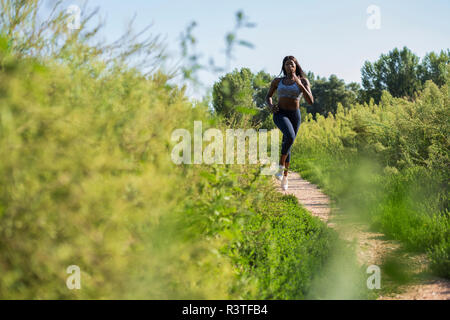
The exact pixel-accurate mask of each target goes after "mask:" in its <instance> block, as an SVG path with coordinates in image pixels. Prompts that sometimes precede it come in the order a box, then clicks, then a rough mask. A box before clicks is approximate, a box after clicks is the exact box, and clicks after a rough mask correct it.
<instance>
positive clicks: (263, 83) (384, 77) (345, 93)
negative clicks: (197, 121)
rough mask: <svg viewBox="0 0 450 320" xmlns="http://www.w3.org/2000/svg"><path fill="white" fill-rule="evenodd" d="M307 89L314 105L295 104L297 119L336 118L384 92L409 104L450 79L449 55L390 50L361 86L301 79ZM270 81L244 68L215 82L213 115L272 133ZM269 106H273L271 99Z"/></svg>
mask: <svg viewBox="0 0 450 320" xmlns="http://www.w3.org/2000/svg"><path fill="white" fill-rule="evenodd" d="M306 74H307V78H308V80H309V81H310V83H311V90H312V93H313V95H314V100H315V101H314V103H313V104H312V105H308V104H307V103H306V101H305V100H304V99H302V100H301V101H300V110H301V112H302V115H303V114H305V115H306V113H311V114H312V115H313V118H314V119H315V118H316V114H320V115H323V116H324V117H327V116H328V114H329V113H331V114H333V115H335V114H336V112H337V108H338V104H339V103H340V104H342V106H343V107H344V108H351V106H352V105H354V104H355V103H360V104H364V103H369V102H370V101H371V100H373V102H374V103H376V104H378V103H379V101H380V99H381V95H382V92H383V90H386V91H388V92H389V93H390V94H391V95H392V96H393V97H398V98H407V99H410V100H414V98H415V93H416V92H417V91H419V90H421V89H422V88H423V87H424V85H425V82H426V81H427V80H432V81H433V82H434V83H435V84H436V85H438V86H441V85H443V84H444V83H445V79H446V77H448V76H449V74H450V50H449V49H446V50H441V51H440V52H439V53H435V52H430V53H427V54H426V55H425V56H424V57H423V58H422V59H420V58H419V57H418V56H417V55H415V54H414V53H413V52H412V51H411V50H410V49H408V48H407V47H403V49H401V50H399V49H398V48H394V49H393V50H392V51H390V52H388V53H387V54H382V55H381V56H380V57H379V58H378V60H376V61H375V62H370V61H366V62H365V63H364V65H363V67H362V68H361V85H360V84H359V83H357V82H351V83H345V81H344V80H343V79H339V78H338V77H337V76H336V75H334V74H332V75H331V76H330V77H329V78H328V79H327V78H325V77H320V76H318V75H317V76H316V75H315V74H314V73H313V72H311V71H309V72H307V73H306ZM274 78H275V76H273V75H270V74H269V73H267V72H264V71H259V72H258V73H256V74H254V73H252V71H251V70H250V69H249V68H241V69H240V70H238V69H234V70H233V71H232V72H229V73H227V74H225V75H224V76H222V77H220V78H219V80H218V81H217V82H216V83H215V84H214V86H213V91H212V107H213V110H214V112H215V113H217V114H218V115H221V116H223V117H224V118H226V119H228V121H229V122H230V123H241V121H248V122H249V123H250V125H252V126H255V127H260V128H266V129H272V128H274V124H273V121H272V120H271V117H269V115H270V112H269V111H268V110H267V109H266V108H265V101H264V98H265V96H266V94H267V92H268V90H269V87H270V82H271V81H272V80H273V79H274ZM274 102H275V103H276V102H277V97H276V95H275V96H274Z"/></svg>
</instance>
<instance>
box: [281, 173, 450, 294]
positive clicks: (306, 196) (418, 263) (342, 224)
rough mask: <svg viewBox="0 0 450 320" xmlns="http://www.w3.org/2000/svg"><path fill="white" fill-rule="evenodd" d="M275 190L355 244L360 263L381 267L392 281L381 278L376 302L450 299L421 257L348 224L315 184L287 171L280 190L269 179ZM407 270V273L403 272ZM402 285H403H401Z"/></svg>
mask: <svg viewBox="0 0 450 320" xmlns="http://www.w3.org/2000/svg"><path fill="white" fill-rule="evenodd" d="M273 181H274V184H275V185H276V187H277V190H278V191H279V192H281V193H285V194H292V195H294V196H295V197H297V199H298V200H299V202H300V203H301V204H302V205H303V206H304V207H305V208H306V209H307V210H308V211H310V212H311V214H312V215H314V216H317V217H319V218H320V219H321V220H322V221H324V222H326V223H327V224H328V226H329V227H331V228H334V229H335V230H337V231H338V233H339V235H340V236H341V237H342V238H343V239H345V240H348V241H354V240H356V241H357V244H358V252H357V256H358V261H359V263H360V264H366V265H372V264H374V265H377V266H385V269H383V268H382V279H383V272H384V271H385V270H386V272H385V273H388V274H391V276H394V277H395V278H396V279H400V280H404V281H403V282H402V281H400V282H399V281H398V280H396V281H395V282H394V281H391V280H389V279H390V277H389V276H387V277H384V280H385V284H386V286H387V287H389V288H390V289H389V290H387V291H383V290H381V292H380V296H379V297H378V299H383V300H389V299H394V300H450V281H448V280H445V279H441V278H437V277H434V276H431V275H430V274H428V273H427V271H426V269H427V268H426V266H427V263H428V262H427V260H426V256H425V255H418V254H411V253H409V252H406V251H404V250H403V248H402V246H401V244H400V243H399V242H398V241H394V240H388V239H385V236H384V235H383V234H382V233H377V232H373V231H370V230H369V228H368V227H367V225H366V224H364V223H358V222H354V221H349V219H347V218H346V217H345V214H344V213H342V212H341V211H340V209H339V208H337V207H336V206H335V204H334V202H333V201H332V200H330V198H329V197H328V196H327V195H325V194H324V193H323V192H322V191H321V190H320V189H319V188H318V187H317V186H316V185H314V184H312V183H310V182H308V181H306V180H304V179H302V178H301V177H300V175H299V174H298V173H296V172H291V171H290V172H289V188H288V190H287V191H283V190H282V189H281V187H280V182H279V181H278V180H276V179H275V177H273ZM406 270H407V271H406ZM402 283H404V284H402Z"/></svg>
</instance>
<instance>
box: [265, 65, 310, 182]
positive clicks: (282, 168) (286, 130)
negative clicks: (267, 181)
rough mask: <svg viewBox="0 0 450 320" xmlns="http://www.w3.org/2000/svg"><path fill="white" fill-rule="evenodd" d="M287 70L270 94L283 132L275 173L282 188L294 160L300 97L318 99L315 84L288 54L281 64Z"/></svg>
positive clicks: (274, 81)
mask: <svg viewBox="0 0 450 320" xmlns="http://www.w3.org/2000/svg"><path fill="white" fill-rule="evenodd" d="M281 71H282V72H283V74H284V77H282V78H278V77H277V78H275V79H274V80H273V81H272V83H271V84H270V89H269V92H268V93H267V95H266V102H267V104H268V106H269V109H270V111H271V112H272V113H273V121H274V123H275V124H276V126H277V127H278V128H279V129H280V130H281V132H282V133H283V140H282V144H281V157H280V164H279V170H278V172H277V173H276V174H275V176H276V177H277V179H278V180H281V188H282V189H283V190H287V188H288V180H287V174H288V168H289V163H290V161H291V146H292V144H293V143H294V140H295V137H296V136H297V132H298V128H299V127H300V122H301V114H300V106H299V102H300V97H301V95H302V94H303V96H304V97H305V100H306V102H307V103H308V104H313V103H314V98H313V95H312V93H311V86H310V84H309V81H308V79H307V78H306V75H305V73H304V72H303V70H302V68H301V67H300V64H299V63H298V61H297V59H295V57H293V56H286V57H284V59H283V64H282V65H281ZM280 73H281V72H280ZM275 90H277V96H278V104H277V105H273V104H272V95H273V93H274V92H275Z"/></svg>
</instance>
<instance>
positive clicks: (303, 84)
mask: <svg viewBox="0 0 450 320" xmlns="http://www.w3.org/2000/svg"><path fill="white" fill-rule="evenodd" d="M294 79H295V82H297V84H298V86H299V87H300V88H301V89H302V91H303V96H304V97H305V100H306V102H308V104H311V105H312V104H313V103H314V97H313V95H312V92H311V85H310V84H309V81H308V79H306V78H299V77H298V76H297V75H294Z"/></svg>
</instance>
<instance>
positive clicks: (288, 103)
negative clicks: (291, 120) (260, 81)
mask: <svg viewBox="0 0 450 320" xmlns="http://www.w3.org/2000/svg"><path fill="white" fill-rule="evenodd" d="M299 101H300V100H298V99H291V98H288V97H281V98H278V107H279V108H280V109H285V110H295V109H298V108H300V105H299Z"/></svg>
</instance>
